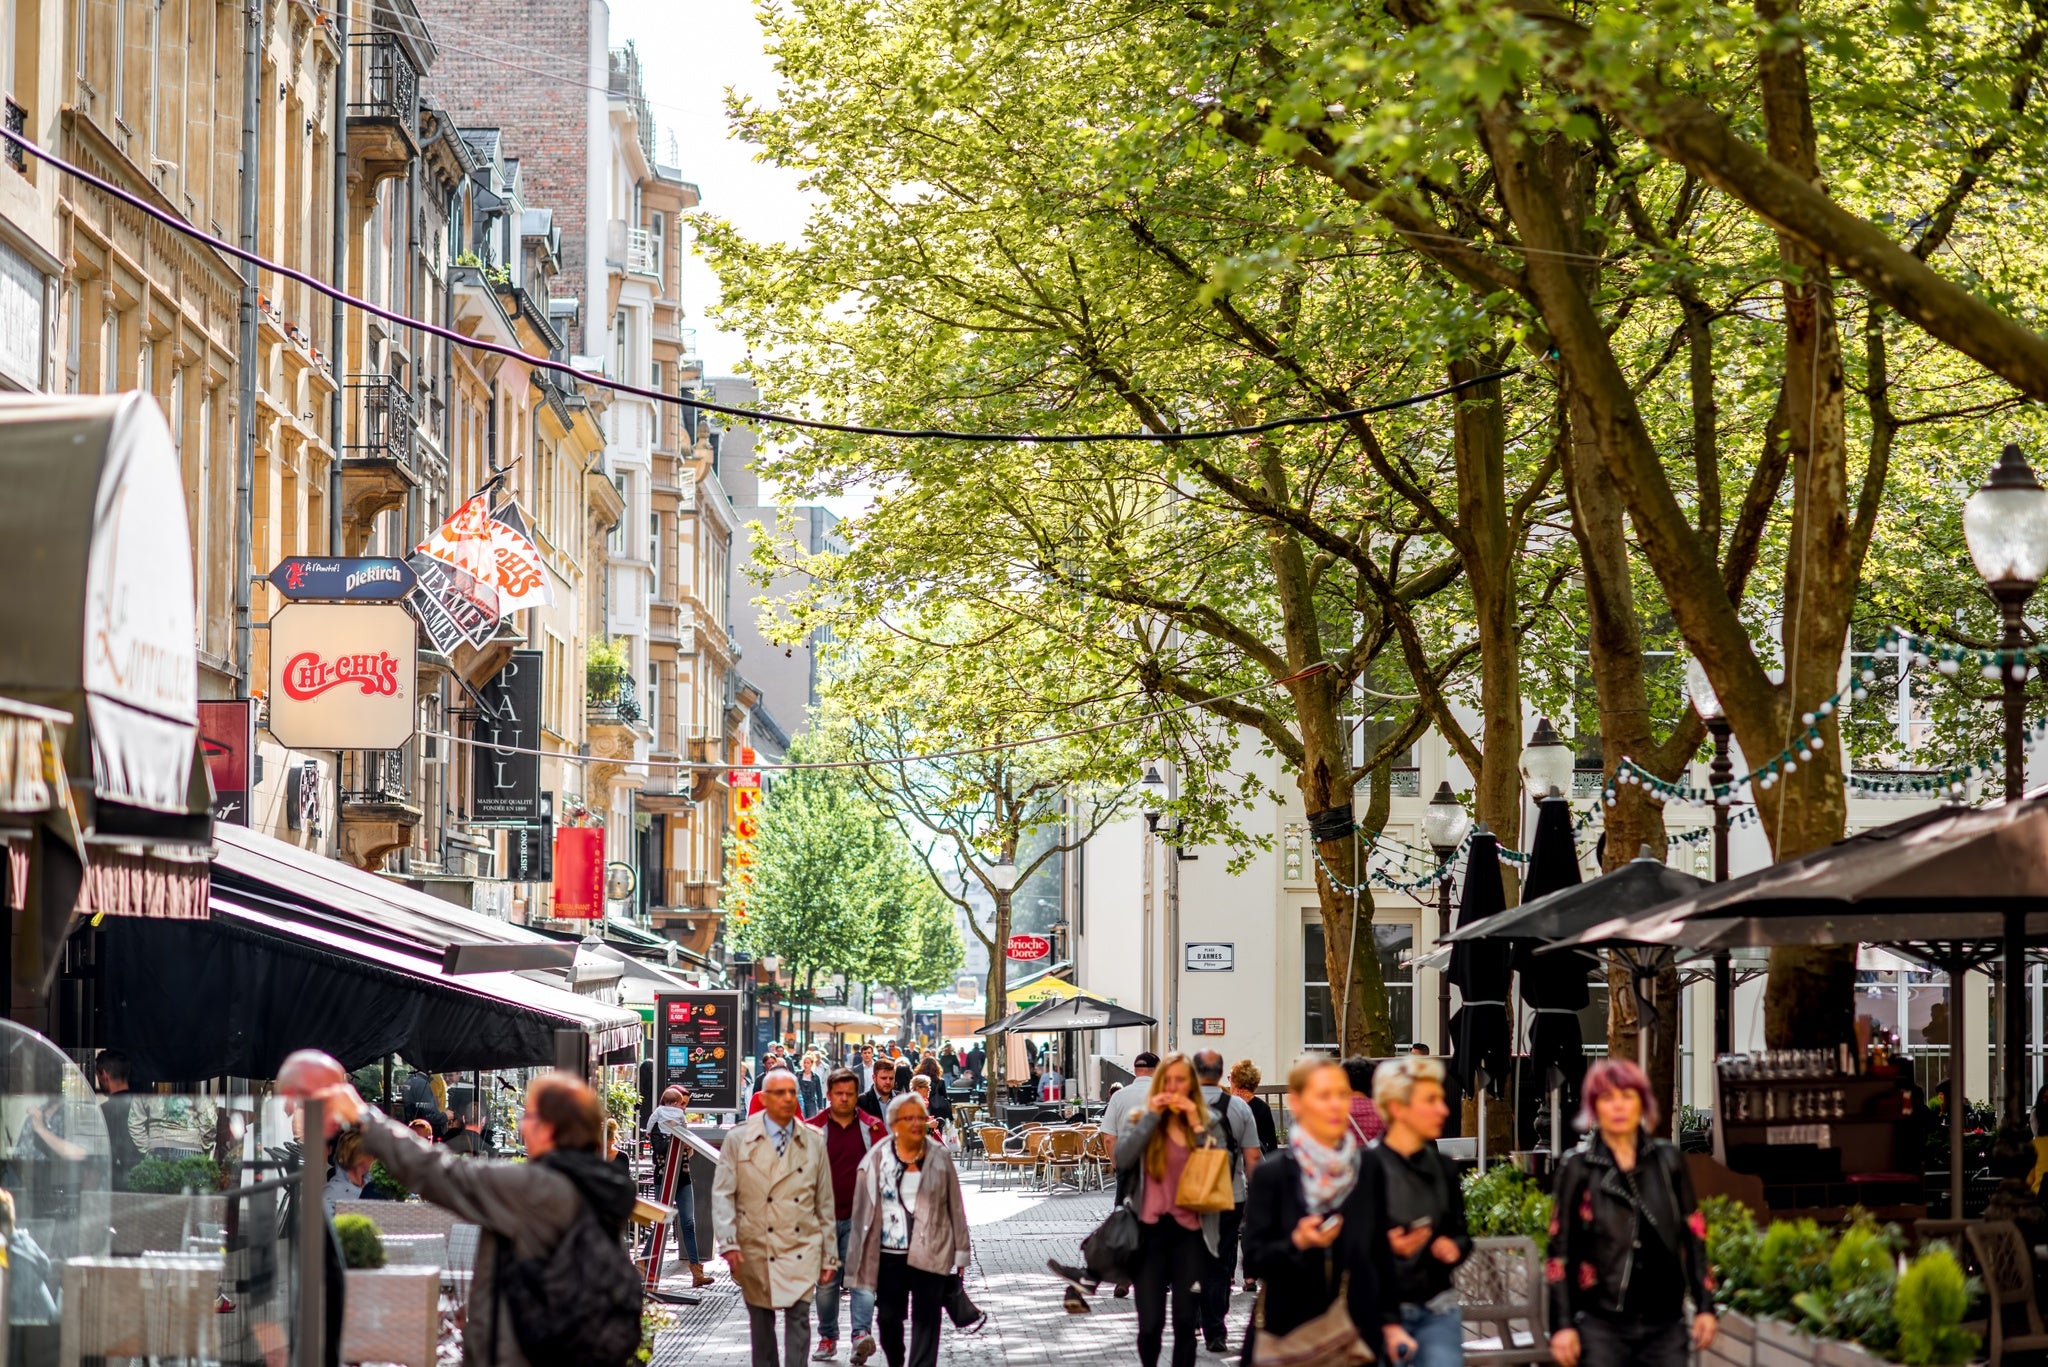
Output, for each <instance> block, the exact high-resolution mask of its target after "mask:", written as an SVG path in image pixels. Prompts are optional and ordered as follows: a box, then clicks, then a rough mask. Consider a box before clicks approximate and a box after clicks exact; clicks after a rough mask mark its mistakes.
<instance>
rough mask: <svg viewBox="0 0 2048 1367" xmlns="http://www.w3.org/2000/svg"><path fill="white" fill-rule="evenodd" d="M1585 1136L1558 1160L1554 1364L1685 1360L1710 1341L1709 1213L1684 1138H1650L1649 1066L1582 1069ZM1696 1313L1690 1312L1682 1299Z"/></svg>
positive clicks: (1679, 1364)
mask: <svg viewBox="0 0 2048 1367" xmlns="http://www.w3.org/2000/svg"><path fill="white" fill-rule="evenodd" d="M1580 1095H1581V1096H1582V1097H1583V1098H1584V1106H1583V1108H1582V1109H1581V1110H1580V1112H1579V1120H1578V1124H1579V1128H1580V1129H1582V1130H1585V1131H1587V1132H1588V1133H1587V1135H1586V1139H1585V1142H1584V1143H1582V1144H1581V1145H1580V1146H1579V1147H1578V1148H1577V1149H1575V1150H1574V1151H1573V1152H1572V1153H1571V1154H1570V1155H1569V1156H1568V1157H1566V1159H1565V1160H1564V1162H1563V1163H1562V1164H1560V1165H1559V1167H1558V1170H1557V1186H1556V1192H1555V1195H1556V1209H1555V1211H1554V1212H1553V1213H1552V1215H1551V1218H1550V1258H1549V1261H1548V1262H1546V1263H1545V1265H1544V1269H1543V1273H1544V1278H1545V1280H1547V1281H1548V1282H1549V1283H1550V1323H1551V1326H1552V1327H1551V1331H1550V1351H1551V1354H1552V1356H1554V1357H1555V1358H1556V1359H1557V1362H1558V1364H1559V1367H1581V1364H1583V1367H1685V1363H1686V1359H1687V1350H1688V1348H1705V1347H1706V1346H1707V1345H1708V1344H1710V1343H1712V1342H1713V1341H1714V1327H1715V1320H1714V1289H1713V1288H1714V1282H1713V1278H1712V1276H1711V1275H1710V1274H1709V1272H1708V1268H1707V1246H1706V1233H1707V1224H1706V1220H1705V1219H1704V1218H1703V1217H1702V1216H1701V1215H1700V1213H1699V1204H1698V1202H1697V1201H1695V1200H1694V1199H1693V1192H1692V1179H1691V1178H1690V1177H1689V1176H1687V1175H1686V1171H1685V1158H1684V1156H1683V1155H1682V1154H1680V1153H1679V1151H1678V1146H1677V1145H1675V1144H1672V1143H1671V1142H1669V1141H1668V1140H1663V1139H1657V1138H1654V1137H1653V1136H1652V1135H1651V1134H1650V1130H1651V1128H1652V1127H1654V1126H1655V1125H1656V1123H1657V1103H1656V1102H1655V1100H1653V1099H1652V1097H1651V1095H1650V1082H1649V1079H1648V1078H1646V1077H1644V1076H1643V1070H1642V1069H1640V1068H1638V1067H1637V1066H1636V1065H1635V1064H1633V1063H1630V1062H1628V1061H1627V1060H1625V1059H1602V1060H1601V1061H1600V1062H1598V1063H1595V1064H1594V1065H1593V1066H1592V1067H1591V1068H1588V1069H1587V1070H1586V1078H1585V1081H1584V1082H1583V1083H1582V1084H1581V1091H1580ZM1687 1296H1690V1297H1691V1298H1692V1319H1691V1323H1690V1325H1688V1323H1687V1321H1686V1314H1685V1301H1686V1297H1687Z"/></svg>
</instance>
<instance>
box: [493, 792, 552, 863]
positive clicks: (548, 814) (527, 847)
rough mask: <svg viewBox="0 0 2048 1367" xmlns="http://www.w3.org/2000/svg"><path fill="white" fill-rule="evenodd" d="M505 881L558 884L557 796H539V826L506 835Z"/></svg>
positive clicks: (519, 829)
mask: <svg viewBox="0 0 2048 1367" xmlns="http://www.w3.org/2000/svg"><path fill="white" fill-rule="evenodd" d="M505 877H506V878H507V879H509V880H510V881H512V882H514V883H552V882H554V881H555V795H554V794H553V793H542V794H541V795H540V824H539V825H537V826H513V827H510V828H509V829H507V830H506V832H505Z"/></svg>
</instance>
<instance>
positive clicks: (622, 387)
mask: <svg viewBox="0 0 2048 1367" xmlns="http://www.w3.org/2000/svg"><path fill="white" fill-rule="evenodd" d="M0 139H4V140H5V141H6V142H8V143H10V144H12V145H13V146H16V147H19V148H21V149H22V150H23V151H25V152H28V153H30V154H31V155H33V156H35V157H37V158H39V159H40V160H42V161H43V162H45V163H47V164H48V165H50V166H53V167H55V168H57V169H58V170H60V171H63V172H64V173H66V174H67V175H70V176H74V177H76V178H77V179H79V180H81V181H83V182H84V183H86V184H87V185H90V186H92V187H93V188H94V189H96V190H98V191H100V192H101V193H102V194H105V195H109V196H111V197H112V198H114V199H115V200H118V201H119V202H120V203H122V204H123V205H125V206H127V207H128V208H131V209H133V210H135V211H136V212H137V213H140V214H143V215H145V216H146V217H149V218H153V219H155V220H156V221H157V222H159V223H161V224H163V225H164V226H165V227H167V228H170V229H171V230H172V231H174V232H178V233H182V234H184V235H185V236H186V237H189V238H192V239H193V240H195V241H198V242H204V243H205V244H206V245H208V246H209V247H212V248H213V249H214V250H215V251H218V252H221V253H223V254H224V255H227V256H230V257H233V258H234V259H235V260H237V261H242V262H246V263H247V264H249V265H253V266H255V267H257V268H258V269H260V270H267V271H269V272H271V273H272V274H274V275H277V276H280V277H282V278H284V279H286V280H290V281H293V282H294V283H296V284H300V285H304V286H305V287H306V288H308V289H310V290H313V291H314V292H316V293H318V294H321V295H324V296H326V297H327V298H329V299H333V300H336V301H337V302H339V303H342V304H345V305H347V306H349V307H350V308H354V309H357V310H359V311H361V312H363V313H367V314H369V315H370V316H372V317H374V318H381V319H383V320H384V321H385V322H387V323H393V324H396V325H397V326H399V327H405V328H411V329H413V330H414V331H416V332H420V333H424V334H426V335H427V336H429V337H438V338H440V339H441V340H442V341H444V342H448V343H449V344H451V345H454V346H460V347H467V348H469V349H470V350H472V351H481V352H485V353H487V354H489V355H493V356H502V357H504V358H505V359H507V360H511V361H520V362H522V363H524V364H526V365H529V366H532V367H533V368H534V369H536V370H546V371H551V372H553V373H555V374H560V375H566V376H568V377H569V378H571V379H573V380H576V381H579V382H580V383H583V384H588V385H591V386H594V387H596V388H599V389H609V390H611V391H612V392H614V393H617V394H630V395H632V396H633V397H635V398H640V399H646V400H648V401H649V402H650V403H663V404H674V405H676V406H678V407H681V408H691V409H698V410H700V411H703V412H708V413H717V414H720V415H721V416H724V417H729V418H737V419H741V420H744V421H746V422H750V423H760V424H762V425H768V426H782V427H795V428H800V429H802V430H804V431H810V432H837V433H842V434H845V435H848V436H856V437H886V438H892V439H896V440H903V441H957V442H968V443H973V444H977V445H996V444H1004V443H1009V444H1019V445H1040V444H1042V445H1065V446H1079V445H1093V444H1099V443H1104V442H1155V443H1159V444H1176V443H1180V442H1189V441H1211V440H1217V439H1220V438H1226V437H1251V436H1258V435H1259V434H1261V433H1265V432H1277V431H1280V430H1282V429H1284V428H1291V427H1313V426H1319V425H1323V424H1328V423H1337V422H1349V421H1350V420H1352V419H1354V418H1362V417H1369V416H1372V415H1374V414H1378V413H1389V412H1393V411H1394V410H1396V409H1401V408H1412V407H1415V406H1416V405H1419V404H1424V403H1428V402H1430V401H1431V400H1434V399H1441V398H1446V397H1448V396H1450V395H1453V394H1457V393H1461V392H1463V391H1464V390H1467V389H1471V388H1473V387H1474V386H1476V385H1482V384H1487V383H1489V382H1491V381H1494V380H1502V379H1506V378H1508V377H1509V376H1512V375H1519V374H1521V373H1522V368H1521V367H1520V366H1509V367H1508V368H1507V369H1505V370H1496V371H1492V372H1490V373H1488V374H1485V375H1474V376H1472V377H1470V378H1469V379H1464V380H1459V381H1457V382H1456V383H1453V384H1447V385H1442V386H1440V387H1438V388H1436V389H1431V390H1427V391H1425V392H1423V393H1420V394H1410V395H1407V396H1406V397H1403V398H1399V399H1390V400H1388V401H1386V402H1385V403H1377V404H1369V405H1366V406H1364V407H1360V408H1346V409H1341V410H1339V411H1337V412H1333V413H1301V414H1295V415H1292V416H1289V417H1284V418H1270V419H1268V420H1266V421H1265V422H1258V423H1249V424H1245V425H1242V426H1237V427H1212V428H1205V429H1199V430H1196V431H1165V432H1151V431H1138V432H964V431H959V430H956V429H953V428H944V427H921V428H901V427H875V426H870V425H867V424H864V423H843V422H827V421H825V420H823V419H820V418H800V417H797V416H795V415H793V414H789V413H768V412H763V411H762V410H760V409H754V408H738V407H734V406H733V405H731V404H721V403H714V402H713V401H711V400H709V399H693V398H684V397H683V396H682V395H680V394H666V393H663V392H662V391H661V390H658V389H649V388H646V387H645V386H643V385H635V384H628V383H626V382H625V381H623V380H614V379H611V378H609V377H607V376H604V375H599V374H597V373H595V372H593V371H588V370H579V369H577V368H576V367H575V366H573V365H570V364H568V363H567V362H566V361H556V360H552V359H550V358H549V357H546V356H535V355H533V354H532V353H531V352H526V351H521V350H520V349H519V348H517V347H510V346H502V345H500V344H498V343H496V342H485V341H480V340H478V339H476V338H473V337H465V336H463V335H462V334H461V333H459V332H457V331H455V330H454V329H453V328H445V327H441V326H439V325H437V324H434V323H428V322H424V321H422V320H420V319H418V318H409V317H407V316H406V315H404V314H402V313H399V312H396V311H395V310H392V309H387V308H385V307H384V306H383V305H381V304H374V303H372V302H370V301H369V300H367V299H360V298H357V297H356V296H355V295H353V294H350V293H348V292H347V291H346V290H342V289H338V288H336V287H335V286H333V285H330V284H328V283H327V282H326V281H324V280H321V279H319V278H317V277H315V276H312V275H309V274H307V273H306V272H304V271H301V270H297V269H294V268H293V267H291V266H287V265H284V264H282V263H281V262H277V261H272V260H270V259H269V258H268V257H265V256H262V255H260V254H258V253H256V252H252V251H246V250H244V249H243V248H241V247H238V246H236V245H235V244H233V243H231V242H228V241H227V240H225V239H224V238H219V237H215V236H214V235H213V234H211V233H208V232H206V231H204V230H202V229H200V228H196V227H194V226H193V225H191V224H190V223H187V222H186V221H185V220H183V219H181V218H179V217H178V216H177V215H176V214H174V213H171V212H169V211H168V210H165V209H159V208H157V207H156V206H155V205H154V204H151V203H149V202H148V201H147V200H145V199H143V198H142V197H141V196H139V195H134V194H130V193H129V192H128V191H126V190H124V189H122V188H121V187H120V186H118V185H115V184H113V183H112V182H110V181H107V180H104V179H102V178H101V177H99V176H96V175H94V174H93V173H92V172H90V171H88V170H86V169H84V168H83V167H80V166H76V165H74V164H72V163H71V162H68V161H66V160H65V159H64V158H62V157H60V156H57V155H56V154H55V153H53V152H48V151H45V150H44V149H43V148H41V147H39V146H37V145H36V144H35V143H33V142H31V141H29V140H28V139H27V138H26V137H24V136H22V135H21V134H20V133H17V132H15V131H14V130H12V129H10V128H6V127H0Z"/></svg>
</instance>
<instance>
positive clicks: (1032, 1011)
mask: <svg viewBox="0 0 2048 1367" xmlns="http://www.w3.org/2000/svg"><path fill="white" fill-rule="evenodd" d="M1058 1000H1059V998H1058V997H1047V998H1045V999H1044V1000H1042V1001H1035V1002H1033V1003H1031V1005H1029V1006H1027V1007H1025V1008H1024V1009H1023V1010H1021V1011H1012V1012H1011V1013H1010V1014H1009V1015H1007V1016H1005V1017H1003V1018H1002V1019H1001V1020H999V1021H997V1022H995V1024H993V1025H984V1026H982V1027H981V1028H980V1029H978V1030H976V1031H975V1032H974V1033H975V1034H977V1035H1004V1034H1008V1033H1009V1032H1010V1031H1012V1030H1015V1029H1016V1028H1017V1027H1018V1026H1020V1025H1022V1024H1024V1023H1025V1022H1026V1021H1028V1020H1030V1019H1031V1018H1032V1017H1033V1016H1035V1015H1037V1014H1038V1013H1039V1012H1041V1011H1043V1010H1045V1009H1046V1008H1047V1007H1049V1006H1051V1005H1052V1004H1053V1003H1054V1002H1056V1001H1058Z"/></svg>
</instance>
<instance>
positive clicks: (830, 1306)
mask: <svg viewBox="0 0 2048 1367" xmlns="http://www.w3.org/2000/svg"><path fill="white" fill-rule="evenodd" d="M837 1223H838V1227H839V1270H838V1271H837V1272H835V1273H833V1274H832V1280H831V1281H829V1282H827V1283H826V1284H825V1285H823V1286H821V1287H819V1288H818V1337H819V1338H821V1339H835V1340H836V1339H837V1338H838V1337H839V1289H840V1288H841V1287H842V1286H844V1285H845V1284H846V1240H847V1237H848V1236H849V1235H851V1234H852V1233H853V1221H851V1220H840V1221H838V1222H837ZM852 1299H853V1312H852V1318H853V1336H854V1337H855V1338H865V1337H867V1335H868V1333H869V1332H870V1331H871V1330H872V1329H873V1328H874V1324H875V1293H874V1292H872V1291H863V1290H861V1289H860V1288H859V1287H857V1286H856V1287H855V1288H853V1292H852Z"/></svg>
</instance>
